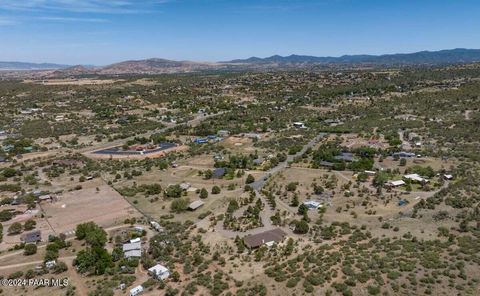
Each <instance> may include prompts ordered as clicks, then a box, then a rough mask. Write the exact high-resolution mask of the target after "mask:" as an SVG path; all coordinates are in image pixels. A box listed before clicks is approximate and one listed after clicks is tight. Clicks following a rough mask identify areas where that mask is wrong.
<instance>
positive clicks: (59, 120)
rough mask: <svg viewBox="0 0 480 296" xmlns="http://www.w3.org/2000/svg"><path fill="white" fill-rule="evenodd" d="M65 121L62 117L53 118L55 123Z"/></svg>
mask: <svg viewBox="0 0 480 296" xmlns="http://www.w3.org/2000/svg"><path fill="white" fill-rule="evenodd" d="M64 120H65V116H64V115H57V116H55V121H56V122H61V121H64Z"/></svg>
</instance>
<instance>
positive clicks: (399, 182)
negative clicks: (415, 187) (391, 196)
mask: <svg viewBox="0 0 480 296" xmlns="http://www.w3.org/2000/svg"><path fill="white" fill-rule="evenodd" d="M405 184H406V183H405V181H403V180H397V181H388V182H387V186H390V187H398V186H402V185H405Z"/></svg>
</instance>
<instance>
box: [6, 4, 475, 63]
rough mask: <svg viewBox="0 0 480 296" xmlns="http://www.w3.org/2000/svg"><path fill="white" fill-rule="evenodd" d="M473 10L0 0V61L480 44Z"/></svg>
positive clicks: (216, 56) (211, 58)
mask: <svg viewBox="0 0 480 296" xmlns="http://www.w3.org/2000/svg"><path fill="white" fill-rule="evenodd" d="M479 12H480V3H478V2H476V1H470V0H467V1H462V2H458V1H453V0H446V1H441V3H440V2H438V1H433V0H425V1H421V2H419V1H414V0H404V1H388V2H386V1H378V0H366V1H357V0H323V1H314V0H303V1H291V0H275V1H274V0H260V1H253V0H247V1H242V3H234V2H233V1H227V0H146V1H141V2H140V3H138V1H134V0H122V1H118V0H104V1H101V0H24V1H21V2H20V1H15V0H0V36H1V37H2V44H3V45H2V46H1V47H0V60H1V61H19V62H32V63H58V64H69V65H76V64H83V65H97V66H102V65H107V64H111V63H115V62H120V61H125V60H141V59H146V58H164V59H171V60H192V61H207V62H218V61H226V60H232V59H243V58H249V57H252V56H257V57H268V56H272V55H277V54H278V55H282V56H288V55H291V54H297V55H311V56H342V55H345V54H348V55H357V54H370V55H382V54H394V53H411V52H418V51H424V50H428V51H437V50H443V49H453V48H480V38H479V37H480V33H479V30H478V28H480V18H478V14H479Z"/></svg>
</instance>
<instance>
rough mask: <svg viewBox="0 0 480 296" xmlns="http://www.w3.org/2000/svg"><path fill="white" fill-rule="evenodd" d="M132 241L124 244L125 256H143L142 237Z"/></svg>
mask: <svg viewBox="0 0 480 296" xmlns="http://www.w3.org/2000/svg"><path fill="white" fill-rule="evenodd" d="M133 241H134V242H132V241H130V242H129V243H126V244H123V247H122V250H123V256H124V257H125V258H140V257H142V242H141V241H140V239H138V240H133Z"/></svg>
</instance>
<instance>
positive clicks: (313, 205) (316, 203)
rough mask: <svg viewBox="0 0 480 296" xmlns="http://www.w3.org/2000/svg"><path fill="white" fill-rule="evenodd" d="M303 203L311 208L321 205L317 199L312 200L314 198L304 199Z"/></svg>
mask: <svg viewBox="0 0 480 296" xmlns="http://www.w3.org/2000/svg"><path fill="white" fill-rule="evenodd" d="M303 204H304V205H306V206H307V208H309V209H311V210H312V209H313V210H314V209H318V208H320V207H321V206H322V205H321V204H320V203H319V202H318V201H314V200H309V201H304V202H303Z"/></svg>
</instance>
